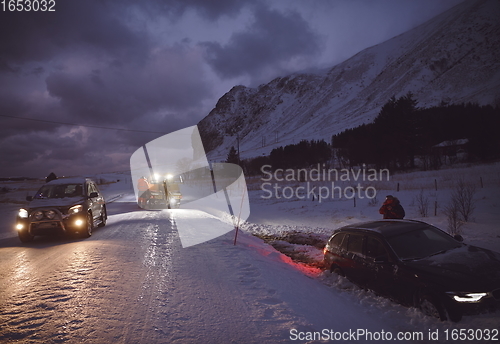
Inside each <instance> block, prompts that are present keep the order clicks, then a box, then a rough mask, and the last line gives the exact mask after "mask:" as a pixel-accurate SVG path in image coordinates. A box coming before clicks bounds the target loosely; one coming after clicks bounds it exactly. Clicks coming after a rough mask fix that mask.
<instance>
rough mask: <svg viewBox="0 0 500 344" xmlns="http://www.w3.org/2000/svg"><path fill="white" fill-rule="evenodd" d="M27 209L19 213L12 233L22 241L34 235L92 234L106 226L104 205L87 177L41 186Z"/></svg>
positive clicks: (54, 181) (95, 187)
mask: <svg viewBox="0 0 500 344" xmlns="http://www.w3.org/2000/svg"><path fill="white" fill-rule="evenodd" d="M26 200H27V201H29V204H28V206H27V207H25V208H22V209H20V210H19V213H18V215H17V221H16V230H17V233H18V235H19V239H20V240H21V241H22V242H29V241H31V240H33V238H34V237H35V236H37V235H52V234H77V235H79V236H81V237H89V236H91V235H92V230H93V228H94V227H95V226H96V225H98V226H100V227H102V226H104V225H106V220H107V212H106V202H105V200H104V197H103V195H102V194H101V192H100V191H99V188H98V187H97V184H96V183H95V182H94V181H93V180H91V179H89V178H62V179H56V180H52V181H50V182H48V183H46V184H44V185H43V186H42V187H41V188H40V189H39V190H38V191H37V192H36V194H35V195H34V196H28V197H26Z"/></svg>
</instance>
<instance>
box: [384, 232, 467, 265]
mask: <svg viewBox="0 0 500 344" xmlns="http://www.w3.org/2000/svg"><path fill="white" fill-rule="evenodd" d="M387 242H388V243H389V245H391V247H392V248H393V250H394V252H395V253H396V254H397V255H398V257H399V258H400V259H401V260H409V259H419V258H425V257H429V256H432V255H434V254H438V253H441V252H445V251H448V250H451V249H453V248H457V247H461V246H462V244H460V243H458V242H457V241H456V240H455V239H453V238H452V237H450V236H449V235H447V234H446V233H444V232H442V231H440V230H439V229H436V228H434V227H430V226H429V227H424V228H420V229H417V230H414V231H411V232H406V233H402V234H397V235H394V236H392V237H389V238H387Z"/></svg>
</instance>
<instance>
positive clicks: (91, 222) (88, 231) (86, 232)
mask: <svg viewBox="0 0 500 344" xmlns="http://www.w3.org/2000/svg"><path fill="white" fill-rule="evenodd" d="M93 229H94V218H93V217H92V214H91V213H88V214H87V223H86V227H85V230H84V231H83V233H82V237H83V238H88V237H90V236H91V235H92V230H93Z"/></svg>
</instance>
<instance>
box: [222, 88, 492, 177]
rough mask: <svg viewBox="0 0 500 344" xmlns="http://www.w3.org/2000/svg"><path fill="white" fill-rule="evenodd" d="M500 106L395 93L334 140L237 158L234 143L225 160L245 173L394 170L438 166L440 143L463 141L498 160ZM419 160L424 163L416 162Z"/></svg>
mask: <svg viewBox="0 0 500 344" xmlns="http://www.w3.org/2000/svg"><path fill="white" fill-rule="evenodd" d="M499 128H500V108H499V107H498V106H496V107H493V106H491V105H478V104H473V103H467V104H456V105H448V104H440V105H438V106H433V107H429V108H419V107H418V106H417V100H416V99H414V96H413V94H412V93H408V94H406V95H404V96H402V97H400V98H395V97H392V98H391V99H389V101H387V103H386V104H384V105H383V106H382V108H381V110H380V112H379V114H378V115H377V117H376V118H375V120H374V121H373V122H372V123H369V124H363V125H360V126H358V127H355V128H352V129H347V130H345V131H343V132H341V133H339V134H336V135H333V136H332V138H331V142H330V143H327V142H326V141H324V140H311V141H308V140H302V141H300V142H299V143H297V144H291V145H286V146H284V147H283V146H281V147H278V148H275V149H273V150H272V151H271V153H270V154H269V155H268V156H261V157H256V158H252V159H245V160H241V161H240V160H239V159H238V157H237V154H236V150H235V149H234V147H232V148H231V150H230V152H229V154H228V157H227V160H226V161H227V162H233V163H238V162H239V164H240V165H241V166H242V167H243V169H244V170H245V173H247V174H250V175H252V174H259V173H260V169H261V166H263V165H271V166H272V168H273V169H278V168H280V169H287V168H308V167H311V166H316V165H317V164H321V165H323V164H325V166H326V167H330V166H332V165H336V166H340V167H353V166H361V165H362V164H366V165H371V166H374V167H375V168H379V169H382V168H387V169H389V170H391V171H397V170H407V169H414V168H416V167H419V168H423V169H438V168H440V167H441V165H442V164H443V163H444V161H443V159H442V156H440V154H442V151H440V150H439V149H437V148H436V145H438V144H439V143H441V142H445V141H453V140H459V139H464V140H463V142H464V145H463V146H464V149H465V150H466V153H467V161H473V162H474V161H475V162H485V161H490V160H495V159H498V158H500V135H498V133H497V131H498V129H499ZM416 161H420V164H419V165H418V166H417V165H416Z"/></svg>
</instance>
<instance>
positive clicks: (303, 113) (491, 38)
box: [198, 0, 500, 160]
mask: <svg viewBox="0 0 500 344" xmlns="http://www.w3.org/2000/svg"><path fill="white" fill-rule="evenodd" d="M499 18H500V2H499V1H496V0H495V1H493V0H492V1H486V0H478V1H465V2H464V3H461V4H459V5H457V6H455V7H453V8H452V9H450V10H448V11H446V12H444V13H442V14H440V15H438V16H437V17H435V18H433V19H431V20H429V21H428V22H426V23H424V24H422V25H420V26H418V27H416V28H414V29H412V30H410V31H408V32H406V33H403V34H401V35H399V36H396V37H394V38H392V39H390V40H388V41H386V42H383V43H381V44H378V45H376V46H373V47H370V48H367V49H365V50H363V51H361V52H360V53H358V54H356V55H355V56H353V57H351V58H349V59H348V60H346V61H344V62H342V63H340V64H338V65H336V66H334V67H333V68H331V69H329V70H327V71H324V72H322V73H318V74H300V73H296V74H292V75H289V76H285V77H279V78H276V79H274V80H272V81H271V82H269V83H268V84H264V85H261V86H259V87H258V88H249V87H245V86H235V87H233V88H232V89H231V90H230V91H229V92H228V93H226V94H225V95H224V96H222V97H221V98H220V99H219V101H218V103H217V105H216V106H215V108H214V109H213V110H212V111H211V112H210V113H209V115H208V116H207V117H205V118H204V119H203V120H202V121H200V123H199V124H198V128H199V130H200V134H201V136H202V138H203V141H204V145H205V150H206V151H207V153H208V154H207V155H208V158H209V159H210V160H224V159H225V158H226V156H227V153H228V151H229V149H230V147H231V146H235V147H237V146H238V143H239V147H240V152H241V157H242V158H249V157H255V156H259V155H262V154H268V153H269V152H270V151H271V150H272V149H273V148H275V147H279V146H283V145H287V144H291V143H297V142H299V141H300V140H302V139H308V140H310V139H325V140H326V141H327V142H329V141H330V138H331V136H332V135H333V134H336V133H339V132H341V131H343V130H345V129H348V128H352V127H355V126H358V125H360V124H362V123H369V122H371V121H373V119H374V118H375V117H376V115H377V114H378V112H379V111H380V108H381V106H382V105H383V104H384V103H386V102H387V101H388V100H389V98H391V97H392V96H396V97H399V96H401V95H404V94H406V93H407V92H409V91H411V92H412V93H413V94H414V95H415V98H416V99H417V100H418V106H422V107H428V106H432V105H438V104H440V103H442V102H445V103H450V104H451V103H463V102H477V103H479V104H494V105H500V59H499V58H498V56H500V19H499Z"/></svg>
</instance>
